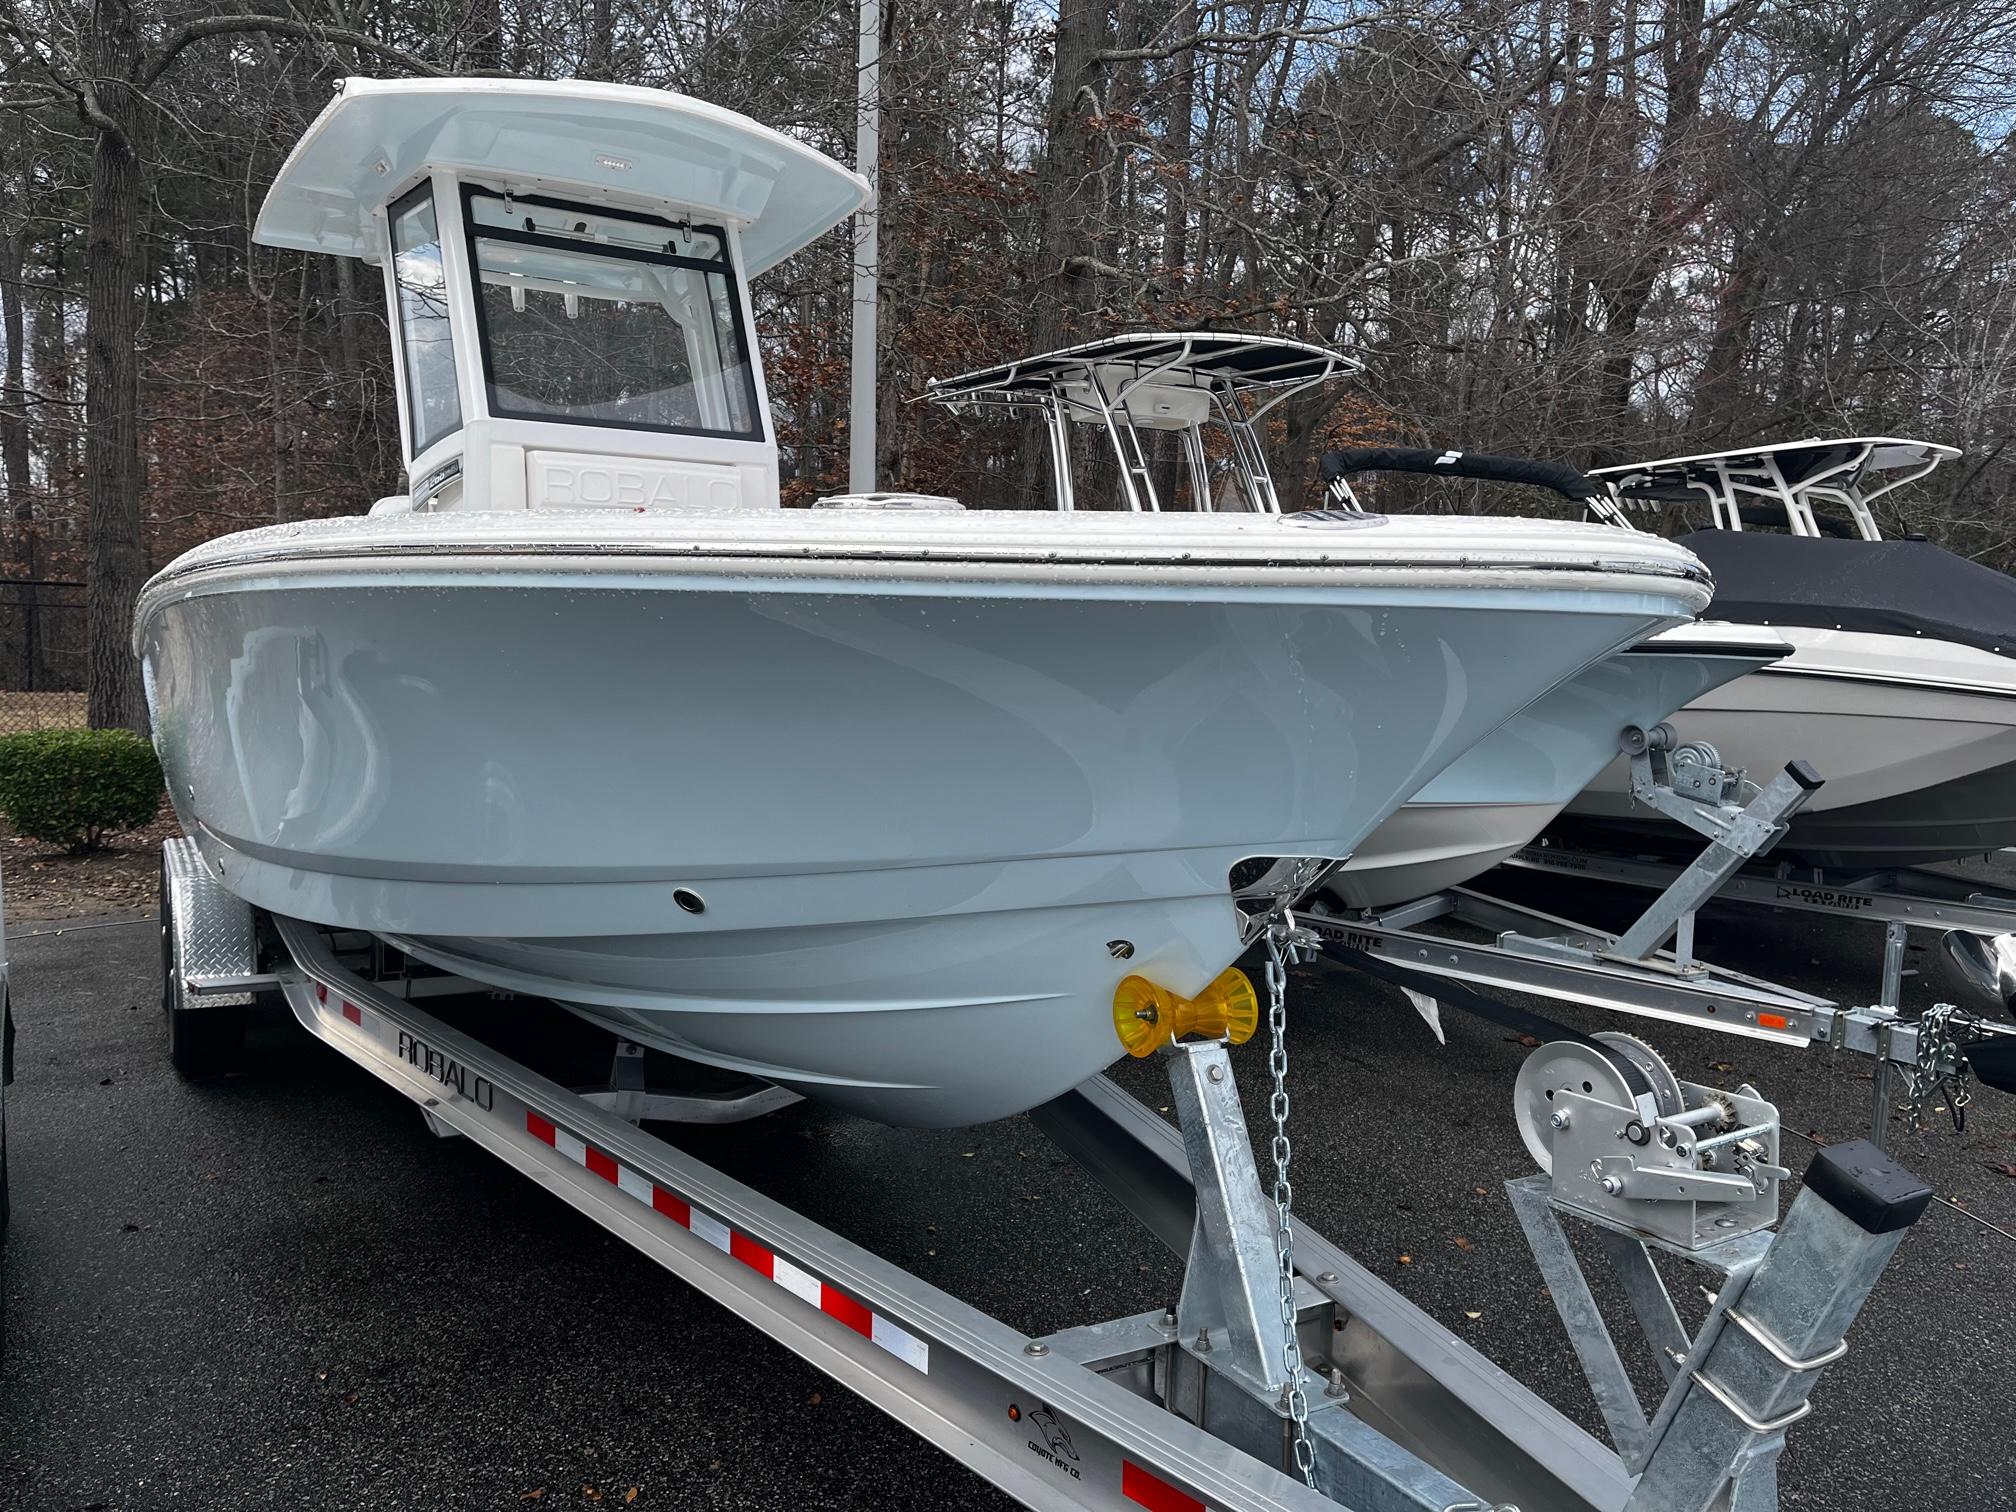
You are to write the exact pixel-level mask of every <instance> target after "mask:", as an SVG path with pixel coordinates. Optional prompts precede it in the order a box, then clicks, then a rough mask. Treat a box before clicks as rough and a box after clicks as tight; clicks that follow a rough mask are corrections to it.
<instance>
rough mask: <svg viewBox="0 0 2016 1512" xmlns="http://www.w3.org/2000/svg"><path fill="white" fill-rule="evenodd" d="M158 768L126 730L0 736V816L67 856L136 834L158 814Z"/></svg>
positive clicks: (143, 745) (145, 747)
mask: <svg viewBox="0 0 2016 1512" xmlns="http://www.w3.org/2000/svg"><path fill="white" fill-rule="evenodd" d="M161 794H162V783H161V763H160V762H159V761H157V760H156V759H155V757H154V748H153V747H152V746H151V745H149V744H148V743H147V741H146V740H145V739H144V738H142V737H141V736H138V735H135V734H134V733H133V732H132V731H131V730H29V731H26V732H25V733H23V734H20V735H7V736H0V815H4V816H5V817H6V819H7V822H8V823H9V824H11V825H13V826H14V829H15V830H16V832H17V833H19V834H23V835H26V836H27V837H28V838H29V839H31V840H40V841H43V842H44V843H45V844H49V845H60V846H62V847H63V848H64V849H65V850H67V851H69V852H70V854H72V855H73V856H74V855H77V854H79V853H81V852H83V851H88V850H96V849H97V848H98V846H99V845H100V844H102V843H103V842H104V839H105V837H106V836H107V835H108V834H111V833H112V832H113V831H115V830H127V829H138V828H139V827H140V826H141V825H143V824H147V823H150V822H152V820H153V818H154V816H155V814H157V813H158V812H160V808H161Z"/></svg>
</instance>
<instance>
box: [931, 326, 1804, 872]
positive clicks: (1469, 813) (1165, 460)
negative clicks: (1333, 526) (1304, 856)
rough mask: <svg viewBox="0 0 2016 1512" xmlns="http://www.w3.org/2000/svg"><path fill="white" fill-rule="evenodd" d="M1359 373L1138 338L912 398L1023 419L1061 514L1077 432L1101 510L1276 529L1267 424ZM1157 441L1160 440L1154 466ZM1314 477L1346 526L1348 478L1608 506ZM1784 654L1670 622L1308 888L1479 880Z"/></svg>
mask: <svg viewBox="0 0 2016 1512" xmlns="http://www.w3.org/2000/svg"><path fill="white" fill-rule="evenodd" d="M1358 367H1359V364H1358V363H1357V362H1356V361H1355V360H1353V359H1352V358H1350V357H1348V356H1346V355H1345V354H1343V353H1341V352H1336V351H1332V350H1329V349H1326V348H1324V347H1321V346H1316V345H1313V344H1311V343H1308V342H1302V341H1295V340H1290V339H1287V338H1283V337H1276V336H1265V335H1249V334H1241V333H1237V332H1224V331H1165V332H1139V333H1133V334H1126V335H1118V336H1109V337H1103V338H1101V339H1099V340H1096V341H1090V342H1084V343H1081V344H1079V345H1076V346H1071V347H1066V348H1064V349H1062V350H1059V351H1054V352H1044V353H1039V354H1036V355H1033V356H1029V357H1023V358H1019V359H1016V360H1015V361H1012V362H1006V363H999V364H996V365H994V366H991V367H987V368H981V369H978V370H976V371H974V372H970V373H962V374H960V375H958V376H956V377H950V378H944V379H938V380H934V381H933V382H931V383H929V384H927V385H926V386H925V389H924V397H925V398H926V399H928V400H930V401H931V402H933V403H936V404H938V405H940V406H942V407H944V408H946V409H948V410H950V411H953V412H954V413H960V414H967V415H982V416H984V415H991V414H1000V413H1007V414H1031V415H1034V416H1036V417H1038V418H1039V419H1040V421H1041V422H1042V424H1043V427H1044V430H1045V432H1046V434H1047V436H1048V438H1049V446H1050V461H1051V473H1050V476H1051V479H1052V484H1053V501H1054V504H1055V506H1056V508H1057V509H1058V510H1060V511H1064V512H1072V511H1075V510H1078V509H1080V508H1082V507H1083V501H1081V500H1080V498H1079V496H1078V489H1077V485H1076V480H1075V477H1074V474H1075V473H1076V472H1077V471H1078V470H1079V468H1078V465H1077V464H1076V461H1075V455H1076V454H1075V453H1074V449H1073V446H1074V443H1073V436H1074V432H1082V433H1083V434H1085V435H1086V436H1088V437H1090V438H1091V439H1090V440H1089V441H1088V442H1087V443H1086V444H1087V445H1088V446H1089V447H1090V449H1091V451H1092V453H1093V454H1094V455H1097V456H1100V457H1102V458H1104V457H1105V456H1107V455H1108V454H1110V456H1111V458H1112V467H1113V471H1114V473H1115V476H1116V477H1117V480H1118V487H1117V489H1116V490H1115V491H1114V495H1115V496H1114V498H1113V500H1112V503H1113V505H1114V507H1116V508H1120V509H1124V510H1126V511H1129V512H1131V513H1136V514H1139V513H1149V514H1154V513H1158V512H1161V511H1163V510H1164V508H1165V505H1166V506H1167V508H1168V509H1169V510H1171V511H1178V512H1181V511H1195V510H1196V509H1197V507H1198V504H1199V501H1202V502H1203V504H1204V505H1205V506H1206V507H1207V508H1209V509H1212V510H1217V511H1221V512H1223V511H1238V512H1247V513H1254V514H1272V515H1279V514H1281V513H1282V512H1283V510H1282V503H1281V492H1280V488H1279V486H1278V485H1277V483H1276V481H1275V478H1274V475H1273V470H1272V467H1271V465H1270V463H1269V461H1268V457H1267V449H1266V445H1265V438H1264V434H1263V426H1264V423H1265V420H1266V417H1267V415H1268V414H1269V412H1271V411H1273V410H1275V409H1277V408H1278V407H1279V406H1281V405H1282V404H1284V403H1286V402H1287V401H1289V400H1291V399H1293V398H1294V397H1295V396H1296V395H1298V394H1302V393H1306V392H1308V391H1310V390H1313V389H1315V388H1318V387H1320V386H1322V385H1324V384H1326V383H1330V382H1332V381H1335V380H1336V379H1338V378H1342V377H1345V376H1348V375H1350V374H1352V373H1354V372H1356V371H1357V370H1358ZM1157 435H1162V436H1168V437H1170V438H1171V440H1170V442H1168V443H1164V444H1163V447H1162V451H1163V453H1164V455H1163V456H1162V458H1161V462H1162V465H1161V466H1160V467H1159V468H1158V467H1157V466H1156V465H1155V458H1154V454H1155V452H1156V450H1157V447H1156V444H1155V442H1154V441H1153V439H1152V438H1153V437H1154V436H1157ZM1171 454H1173V455H1171ZM1320 468H1321V472H1322V477H1323V482H1324V485H1325V492H1326V502H1327V503H1329V504H1331V505H1334V506H1335V507H1337V508H1338V509H1340V510H1342V511H1344V512H1346V513H1348V514H1353V515H1360V516H1362V515H1363V514H1364V513H1365V512H1364V510H1362V509H1361V508H1360V507H1359V503H1358V500H1357V499H1356V497H1355V496H1354V495H1353V493H1352V491H1351V486H1350V483H1349V481H1348V480H1349V479H1350V478H1351V477H1352V476H1355V475H1358V474H1361V473H1365V472H1393V471H1405V472H1418V473H1424V474H1428V475H1430V476H1439V477H1444V478H1450V477H1464V478H1481V479H1488V480H1494V481H1498V482H1511V483H1517V484H1521V485H1525V486H1529V487H1538V488H1545V489H1551V490H1553V491H1554V492H1556V493H1559V494H1561V495H1562V496H1563V497H1565V498H1567V499H1569V500H1570V501H1572V502H1574V503H1575V504H1577V505H1581V506H1594V507H1597V508H1599V509H1606V508H1608V495H1607V493H1606V491H1605V490H1604V489H1603V488H1601V487H1600V486H1598V485H1597V484H1595V483H1592V482H1591V481H1590V480H1588V479H1587V478H1585V477H1583V476H1582V475H1581V474H1579V473H1577V472H1575V471H1574V470H1573V469H1571V468H1568V467H1566V466H1564V465H1562V464H1559V463H1554V462H1547V461H1537V460H1529V459H1526V458H1511V457H1492V456H1485V455H1482V454H1476V453H1465V452H1453V451H1442V452H1431V451H1421V450H1412V449H1405V448H1364V449H1339V450H1332V451H1328V452H1326V453H1324V455H1323V457H1322V459H1321V463H1320ZM1165 496H1166V497H1165ZM1786 649H1787V648H1786V646H1785V644H1784V642H1783V641H1782V640H1780V639H1778V638H1777V637H1776V636H1774V635H1772V634H1770V633H1768V632H1742V633H1732V632H1731V631H1729V630H1728V629H1726V628H1720V627H1709V626H1702V625H1682V626H1678V627H1675V628H1673V629H1671V630H1668V631H1665V632H1664V633H1662V634H1660V635H1656V636H1653V637H1650V638H1649V639H1647V640H1644V641H1641V642H1639V643H1638V644H1637V645H1635V646H1632V647H1630V648H1629V649H1627V650H1624V651H1621V652H1619V653H1618V654H1616V655H1614V656H1609V657H1606V658H1604V659H1602V660H1600V661H1598V662H1595V663H1593V664H1592V665H1590V666H1588V667H1586V668H1584V669H1583V671H1582V672H1580V673H1579V674H1578V675H1577V676H1575V677H1573V678H1571V679H1569V680H1568V681H1567V682H1564V683H1562V684H1561V685H1560V686H1558V687H1556V688H1554V689H1553V690H1552V691H1551V692H1548V693H1545V694H1543V695H1542V696H1540V697H1539V698H1537V699H1535V700H1534V701H1533V702H1532V703H1530V704H1528V705H1527V706H1526V707H1525V708H1523V709H1521V710H1520V711H1519V712H1518V713H1516V714H1515V715H1513V716H1512V718H1510V719H1508V720H1507V721H1505V723H1503V724H1501V725H1500V726H1499V727H1498V728H1497V729H1496V730H1494V731H1492V732H1491V733H1490V734H1489V735H1487V736H1486V737H1485V738H1484V739H1483V740H1481V741H1479V742H1478V743H1477V744H1476V745H1474V746H1472V747H1471V748H1470V749H1469V750H1468V751H1466V752H1465V753H1464V754H1463V755H1462V756H1460V757H1459V758H1457V760H1456V761H1455V762H1454V763H1453V764H1452V765H1450V766H1449V767H1447V768H1446V769H1444V770H1443V771H1442V772H1440V773H1438V774H1436V775H1435V776H1434V777H1432V778H1431V779H1430V780H1429V782H1428V783H1427V785H1426V786H1424V787H1423V788H1421V789H1420V790H1419V791H1418V792H1416V793H1414V794H1413V795H1411V797H1410V798H1409V799H1408V801H1407V803H1406V804H1405V806H1404V807H1402V808H1401V809H1400V810H1399V811H1398V812H1396V813H1394V814H1393V815H1392V816H1391V817H1389V818H1388V819H1387V820H1386V821H1385V822H1384V823H1382V824H1381V825H1379V827H1378V828H1377V829H1375V830H1374V831H1373V832H1372V833H1371V835H1369V836H1368V837H1366V838H1365V839H1364V840H1363V841H1361V842H1360V843H1359V845H1358V847H1357V848H1356V850H1354V851H1353V852H1352V854H1351V857H1350V859H1349V860H1348V861H1346V862H1345V863H1344V864H1343V865H1342V866H1340V867H1337V868H1334V869H1333V870H1331V871H1330V872H1329V873H1328V875H1327V876H1326V877H1325V878H1324V880H1323V883H1322V890H1323V892H1324V893H1325V894H1327V895H1328V896H1329V897H1330V899H1332V900H1333V901H1335V902H1338V903H1342V904H1343V905H1344V906H1346V907H1349V908H1361V909H1362V908H1383V907H1387V906H1390V905H1392V904H1396V903H1406V902H1411V901H1413V900H1414V899H1417V898H1423V897H1426V896H1428V895H1429V894H1431V893H1436V892H1440V891H1442V890H1443V889H1445V888H1449V887H1455V886H1458V885H1460V884H1462V883H1464V882H1468V881H1470V880H1472V879H1473V878H1475V877H1478V876H1481V875H1482V874H1483V873H1485V872H1487V871H1489V870H1490V869H1491V868H1492V867H1494V866H1496V865H1497V864H1498V863H1499V862H1501V861H1503V860H1505V859H1506V858H1508V857H1510V856H1512V855H1514V854H1516V853H1517V852H1519V851H1520V850H1522V849H1524V848H1525V847H1526V846H1527V845H1529V844H1530V843H1532V841H1533V840H1534V838H1535V837H1536V836H1538V835H1539V834H1540V833H1541V831H1542V830H1544V829H1545V828H1546V827H1547V826H1548V824H1550V823H1551V822H1552V821H1553V820H1554V818H1555V817H1556V816H1557V815H1558V814H1559V813H1560V812H1561V810H1562V808H1563V807H1564V806H1565V805H1566V804H1567V803H1568V801H1569V800H1570V799H1571V798H1573V797H1574V796H1575V795H1576V794H1577V793H1579V792H1580V791H1581V790H1582V789H1583V787H1584V786H1586V785H1587V783H1588V782H1589V781H1590V779H1591V778H1593V777H1594V776H1595V775H1596V773H1597V772H1599V771H1600V770H1601V769H1602V768H1603V767H1604V766H1606V765H1607V764H1608V763H1609V762H1610V760H1611V758H1612V757H1614V756H1615V755H1616V754H1617V752H1618V749H1619V742H1620V737H1621V735H1622V733H1623V732H1624V730H1626V729H1627V728H1632V727H1635V728H1639V729H1647V730H1649V729H1651V728H1652V727H1653V726H1654V725H1657V724H1659V723H1660V722H1661V721H1662V720H1665V719H1666V718H1667V717H1668V716H1669V715H1671V714H1672V713H1673V712H1674V711H1675V710H1677V709H1679V708H1680V707H1682V706H1683V705H1685V704H1687V703H1689V702H1691V701H1692V700H1694V699H1695V698H1697V697H1699V696H1700V695H1701V694H1702V693H1704V692H1706V691H1707V690H1709V689H1710V688H1714V687H1717V686H1720V685H1721V684H1723V683H1725V682H1728V681H1730V680H1732V679H1734V678H1738V677H1742V676H1744V675H1746V674H1747V673H1750V672H1752V671H1754V670H1755V669H1756V668H1758V667H1761V666H1763V665H1765V664H1766V663H1767V662H1769V661H1771V660H1773V659H1774V658H1776V657H1779V656H1783V655H1784V654H1785V652H1786Z"/></svg>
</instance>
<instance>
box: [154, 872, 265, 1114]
mask: <svg viewBox="0 0 2016 1512" xmlns="http://www.w3.org/2000/svg"><path fill="white" fill-rule="evenodd" d="M176 940H177V934H176V929H175V904H174V890H173V889H172V888H171V887H170V886H169V885H168V867H167V863H166V861H165V859H164V861H163V863H162V867H161V1008H162V1012H163V1014H164V1016H165V1017H166V1018H167V1020H168V1063H169V1064H170V1065H172V1066H173V1067H174V1068H175V1069H176V1070H177V1071H179V1072H181V1073H182V1075H183V1076H184V1077H186V1078H188V1079H189V1080H190V1081H207V1080H209V1079H210V1078H212V1077H217V1076H223V1075H224V1074H226V1073H227V1072H230V1071H235V1070H236V1069H237V1068H238V1062H239V1059H240V1058H241V1057H242V1056H243V1054H244V1051H245V1007H244V1005H243V1004H242V1003H232V1004H223V1003H219V1004H214V1005H212V1006H209V1007H203V1008H198V1007H193V1006H191V1005H190V1004H189V1003H188V1001H187V1000H186V998H185V996H184V994H183V991H182V962H181V959H180V952H179V949H178V947H177V944H176Z"/></svg>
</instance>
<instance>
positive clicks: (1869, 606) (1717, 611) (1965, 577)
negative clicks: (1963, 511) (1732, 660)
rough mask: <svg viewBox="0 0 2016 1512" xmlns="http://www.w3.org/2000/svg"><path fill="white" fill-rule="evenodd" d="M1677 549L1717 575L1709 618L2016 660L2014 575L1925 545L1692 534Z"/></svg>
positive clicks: (1741, 532)
mask: <svg viewBox="0 0 2016 1512" xmlns="http://www.w3.org/2000/svg"><path fill="white" fill-rule="evenodd" d="M1680 544H1681V545H1683V546H1685V547H1686V548H1687V549H1688V550H1689V551H1691V552H1693V553H1694V555H1696V556H1698V557H1699V558H1701V560H1702V561H1703V562H1705V563H1707V564H1708V570H1709V571H1710V572H1712V573H1714V574H1715V603H1714V606H1713V607H1712V608H1710V609H1709V611H1708V613H1709V614H1710V615H1711V616H1712V617H1714V618H1715V619H1727V620H1736V621H1739V622H1741V623H1744V624H1760V625H1803V626H1807V627H1809V628H1813V629H1823V630H1866V631H1873V632H1875V633H1877V634H1881V635H1922V636H1936V637H1938V638H1939V639H1941V640H1950V641H1957V642H1959V643H1960V644H1962V645H1967V646H1979V647H1980V648H1981V649H1982V650H1984V651H1994V652H1998V653H2000V654H2001V655H2003V656H2016V578H2011V577H2009V576H2007V575H2006V574H2003V573H2000V572H1997V571H1995V570H1994V569H1993V568H1992V567H1983V566H1982V565H1981V564H1980V563H1978V562H1970V561H1968V560H1967V559H1966V558H1965V557H1960V556H1955V555H1954V554H1953V553H1952V552H1950V551H1946V550H1943V549H1941V548H1940V547H1937V546H1934V545H1933V544H1932V543H1931V542H1930V541H1859V540H1858V541H1841V540H1835V539H1833V538H1831V537H1827V536H1817V537H1816V536H1792V535H1777V534H1766V533H1765V532H1762V531H1749V530H1696V531H1693V532H1691V533H1689V534H1687V535H1684V536H1682V537H1680Z"/></svg>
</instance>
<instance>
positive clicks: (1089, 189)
mask: <svg viewBox="0 0 2016 1512" xmlns="http://www.w3.org/2000/svg"><path fill="white" fill-rule="evenodd" d="M1106 21H1107V14H1106V6H1105V4H1104V0H1059V4H1058V7H1057V59H1056V65H1055V67H1054V69H1053V71H1052V73H1051V79H1050V109H1049V112H1048V119H1047V120H1046V121H1045V123H1044V134H1043V157H1042V161H1041V163H1040V164H1039V166H1038V169H1037V175H1036V221H1037V236H1036V247H1037V256H1038V257H1039V258H1040V259H1041V265H1040V266H1041V273H1040V276H1039V278H1038V281H1037V287H1036V310H1035V325H1034V330H1033V332H1032V334H1033V335H1034V337H1035V341H1036V350H1037V351H1047V350H1049V349H1050V348H1052V347H1057V346H1062V345H1063V344H1064V342H1065V340H1066V338H1067V337H1068V335H1069V333H1070V330H1071V325H1072V320H1073V317H1074V316H1076V315H1077V314H1079V313H1080V312H1081V311H1083V310H1085V309H1086V308H1087V307H1088V306H1089V305H1090V304H1091V296H1092V292H1093V289H1094V286H1095V280H1094V279H1093V277H1092V273H1091V270H1090V269H1089V268H1087V267H1086V266H1085V264H1084V262H1083V261H1082V259H1083V258H1085V257H1087V256H1088V255H1089V254H1090V253H1091V252H1092V250H1093V238H1094V237H1095V236H1096V235H1097V220H1098V212H1099V210H1100V209H1101V206H1100V204H1099V191H1100V187H1101V185H1100V182H1099V161H1100V151H1099V138H1098V134H1097V133H1096V132H1095V131H1094V130H1092V129H1091V127H1090V124H1089V123H1088V121H1087V116H1088V115H1089V114H1090V113H1091V111H1092V109H1093V101H1094V100H1096V98H1097V97H1098V81H1099V78H1100V74H1101V69H1100V65H1099V60H1098V54H1099V50H1100V49H1101V48H1102V47H1104V46H1105V45H1106Z"/></svg>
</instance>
